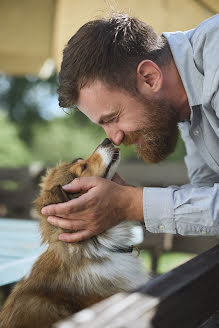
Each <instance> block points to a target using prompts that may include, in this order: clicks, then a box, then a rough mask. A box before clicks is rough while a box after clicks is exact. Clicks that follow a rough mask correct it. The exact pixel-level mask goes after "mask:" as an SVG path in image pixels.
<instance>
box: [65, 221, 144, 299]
mask: <svg viewBox="0 0 219 328" xmlns="http://www.w3.org/2000/svg"><path fill="white" fill-rule="evenodd" d="M131 226H132V224H130V223H129V222H124V223H120V224H119V225H117V226H116V227H113V228H111V229H109V230H107V232H105V233H104V234H101V235H99V236H97V240H98V246H97V245H95V243H93V241H92V240H90V241H88V242H87V244H86V246H85V247H84V249H83V252H84V256H85V257H87V258H88V259H90V261H89V263H88V264H87V265H85V266H83V268H82V269H81V270H80V269H79V270H78V271H76V272H74V274H73V281H75V280H77V287H78V288H80V290H81V291H83V293H84V294H86V293H87V292H88V291H89V292H91V291H92V292H98V293H101V294H102V295H105V294H106V293H107V292H108V290H109V289H110V290H111V291H113V290H115V292H116V291H118V290H123V291H126V290H130V289H133V288H136V287H137V286H139V285H141V284H144V283H146V282H147V280H148V276H147V274H146V273H145V271H144V270H143V269H142V265H141V262H140V259H139V258H138V257H137V256H136V254H133V253H131V252H130V253H125V252H124V253H123V252H119V251H118V252H117V251H116V249H118V248H126V247H129V246H130V245H131ZM69 251H71V250H70V249H69ZM78 284H80V286H78Z"/></svg>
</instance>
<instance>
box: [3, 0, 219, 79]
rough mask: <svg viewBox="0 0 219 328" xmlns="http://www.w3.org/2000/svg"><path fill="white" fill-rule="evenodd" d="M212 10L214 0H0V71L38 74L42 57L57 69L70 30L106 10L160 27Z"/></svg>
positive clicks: (192, 20)
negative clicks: (131, 16) (132, 16)
mask: <svg viewBox="0 0 219 328" xmlns="http://www.w3.org/2000/svg"><path fill="white" fill-rule="evenodd" d="M218 10H219V3H218V0H200V1H199V0H196V1H195V0H183V1H179V0H166V1H165V0H153V1H151V0H117V1H116V0H90V1H89V0H80V1H77V0H37V1H36V0H19V1H17V0H0V22H1V28H0V71H2V72H4V73H6V74H11V75H26V74H39V72H41V74H43V72H44V71H43V69H42V66H43V64H44V63H45V61H46V60H47V61H46V63H47V69H48V67H50V69H51V67H52V64H51V63H55V65H56V67H57V69H58V70H59V67H60V62H61V59H62V51H63V47H64V45H65V44H66V42H67V41H68V39H69V38H70V37H71V36H72V35H73V34H74V33H75V32H76V30H77V29H78V28H79V27H80V26H81V25H82V24H84V23H85V22H87V21H88V20H91V19H95V18H97V17H101V16H104V15H106V14H110V13H111V12H112V11H113V12H114V11H122V12H124V13H129V14H131V15H134V16H137V17H138V18H140V19H141V20H144V21H146V22H147V23H148V24H150V25H152V26H153V27H154V28H155V30H156V31H157V32H162V31H174V30H187V29H191V28H193V27H195V26H196V25H198V24H199V23H200V22H201V21H203V20H204V19H206V18H208V17H210V16H212V15H213V14H215V13H217V12H218ZM48 58H50V59H52V60H50V61H48ZM49 65H50V66H49ZM44 68H45V67H44Z"/></svg>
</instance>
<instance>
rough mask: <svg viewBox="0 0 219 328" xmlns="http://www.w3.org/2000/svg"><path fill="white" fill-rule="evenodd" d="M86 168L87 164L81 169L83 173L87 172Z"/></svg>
mask: <svg viewBox="0 0 219 328" xmlns="http://www.w3.org/2000/svg"><path fill="white" fill-rule="evenodd" d="M86 168H87V164H84V165H83V166H82V168H81V172H83V171H85V170H86Z"/></svg>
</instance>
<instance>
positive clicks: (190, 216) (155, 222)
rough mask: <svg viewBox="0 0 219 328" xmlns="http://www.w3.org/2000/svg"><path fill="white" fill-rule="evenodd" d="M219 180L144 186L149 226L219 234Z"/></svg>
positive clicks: (185, 232)
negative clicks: (203, 184) (203, 183)
mask: <svg viewBox="0 0 219 328" xmlns="http://www.w3.org/2000/svg"><path fill="white" fill-rule="evenodd" d="M218 197H219V184H217V183H216V184H214V186H212V187H193V186H192V185H187V186H183V187H176V186H171V187H168V188H144V191H143V211H144V218H145V225H146V229H147V230H148V231H150V232H153V233H162V232H163V233H164V232H165V233H172V234H181V235H207V236H216V235H219V202H217V199H218Z"/></svg>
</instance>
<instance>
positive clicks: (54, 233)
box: [35, 139, 120, 242]
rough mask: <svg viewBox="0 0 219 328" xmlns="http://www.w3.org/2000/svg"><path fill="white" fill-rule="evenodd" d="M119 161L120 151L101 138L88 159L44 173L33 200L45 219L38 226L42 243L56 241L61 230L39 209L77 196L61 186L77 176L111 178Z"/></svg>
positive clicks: (65, 164) (66, 164)
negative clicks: (39, 189)
mask: <svg viewBox="0 0 219 328" xmlns="http://www.w3.org/2000/svg"><path fill="white" fill-rule="evenodd" d="M119 160H120V156H119V149H118V148H115V147H114V145H113V144H112V142H111V141H110V140H109V139H104V141H103V142H102V143H101V144H100V145H99V146H98V147H97V148H96V149H95V151H94V152H93V153H92V154H91V156H89V157H88V158H87V159H82V158H78V159H75V160H74V161H73V162H71V163H62V164H59V165H58V166H57V167H55V168H52V169H49V170H48V171H47V174H46V176H45V177H43V179H42V183H41V185H40V186H41V192H40V195H39V197H38V198H37V199H36V200H35V206H36V209H37V212H38V213H39V215H40V216H41V217H42V218H44V220H41V225H40V226H41V234H42V241H43V242H47V241H48V242H53V241H57V240H58V236H59V234H60V233H62V232H63V231H64V229H61V228H57V227H55V226H52V225H51V224H49V223H48V222H47V220H46V219H45V217H44V216H43V215H42V214H41V210H42V208H43V207H44V206H46V205H50V204H57V203H63V202H67V201H69V200H71V199H73V198H77V197H79V196H80V193H76V194H70V193H67V192H66V191H65V190H64V189H62V186H63V185H65V184H68V183H70V182H71V181H72V180H74V179H75V178H77V177H90V176H98V177H103V178H107V179H111V178H112V177H113V175H114V174H115V171H116V169H117V167H118V164H119Z"/></svg>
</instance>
